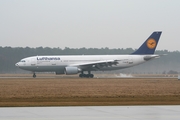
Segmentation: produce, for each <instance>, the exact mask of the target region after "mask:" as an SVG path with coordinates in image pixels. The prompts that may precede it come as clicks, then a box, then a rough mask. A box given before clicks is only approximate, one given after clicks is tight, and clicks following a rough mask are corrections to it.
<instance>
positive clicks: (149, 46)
mask: <svg viewBox="0 0 180 120" xmlns="http://www.w3.org/2000/svg"><path fill="white" fill-rule="evenodd" d="M161 33H162V32H161V31H157V32H153V33H152V34H151V35H150V36H149V37H148V39H147V40H146V41H145V42H144V43H143V44H142V45H141V46H140V47H139V49H137V50H136V51H135V52H134V53H132V54H134V55H143V54H144V55H145V54H154V51H155V50H156V47H157V44H158V41H159V38H160V36H161Z"/></svg>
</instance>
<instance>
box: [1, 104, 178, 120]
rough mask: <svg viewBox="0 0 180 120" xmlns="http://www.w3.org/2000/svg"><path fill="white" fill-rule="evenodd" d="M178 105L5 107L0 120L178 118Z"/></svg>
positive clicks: (163, 119) (169, 119) (147, 119)
mask: <svg viewBox="0 0 180 120" xmlns="http://www.w3.org/2000/svg"><path fill="white" fill-rule="evenodd" d="M179 113H180V106H179V105H178V106H82V107H5V108H0V120H57V119H58V120H120V119H122V120H179V119H180V114H179Z"/></svg>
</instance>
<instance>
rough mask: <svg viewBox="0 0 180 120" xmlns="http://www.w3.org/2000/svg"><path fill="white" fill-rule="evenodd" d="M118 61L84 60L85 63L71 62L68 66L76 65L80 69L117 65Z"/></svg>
mask: <svg viewBox="0 0 180 120" xmlns="http://www.w3.org/2000/svg"><path fill="white" fill-rule="evenodd" d="M118 61H120V60H101V61H95V62H85V63H79V64H72V65H69V66H78V67H79V68H81V69H87V68H88V69H94V68H95V69H100V68H102V67H109V66H112V65H117V64H118Z"/></svg>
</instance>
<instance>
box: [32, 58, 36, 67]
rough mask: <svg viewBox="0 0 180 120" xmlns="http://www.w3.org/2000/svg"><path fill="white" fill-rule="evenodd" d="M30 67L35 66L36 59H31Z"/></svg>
mask: <svg viewBox="0 0 180 120" xmlns="http://www.w3.org/2000/svg"><path fill="white" fill-rule="evenodd" d="M31 66H37V60H36V58H32V59H31Z"/></svg>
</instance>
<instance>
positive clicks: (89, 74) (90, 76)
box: [79, 71, 94, 78]
mask: <svg viewBox="0 0 180 120" xmlns="http://www.w3.org/2000/svg"><path fill="white" fill-rule="evenodd" d="M79 77H80V78H93V77H94V75H93V74H91V71H88V74H84V73H83V71H82V72H81V74H79Z"/></svg>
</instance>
